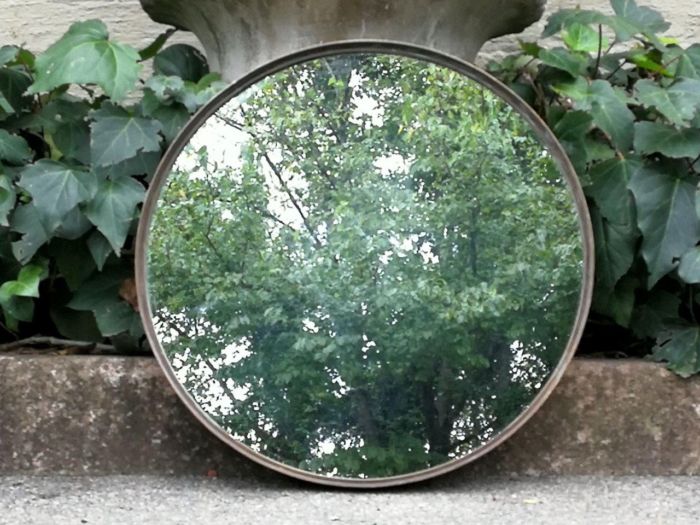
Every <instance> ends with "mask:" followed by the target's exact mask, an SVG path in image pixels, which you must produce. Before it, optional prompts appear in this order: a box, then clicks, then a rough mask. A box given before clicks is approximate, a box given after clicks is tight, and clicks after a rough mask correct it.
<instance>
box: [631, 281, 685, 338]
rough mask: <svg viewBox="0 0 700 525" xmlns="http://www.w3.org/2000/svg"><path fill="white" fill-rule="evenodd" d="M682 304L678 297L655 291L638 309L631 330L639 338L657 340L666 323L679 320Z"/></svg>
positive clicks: (662, 291)
mask: <svg viewBox="0 0 700 525" xmlns="http://www.w3.org/2000/svg"><path fill="white" fill-rule="evenodd" d="M680 305H681V302H680V299H679V298H678V296H676V295H673V294H671V293H668V292H665V291H664V290H655V291H653V292H652V293H651V297H649V299H648V300H647V301H646V302H645V303H644V304H642V305H641V306H640V307H639V308H637V309H636V311H635V312H634V315H633V320H632V323H631V325H630V326H631V328H632V331H633V332H634V334H635V335H636V336H637V337H640V338H645V337H652V338H656V337H657V336H658V335H659V333H660V332H661V331H662V330H663V327H664V325H665V324H666V323H668V322H672V321H674V320H676V319H678V309H679V308H680Z"/></svg>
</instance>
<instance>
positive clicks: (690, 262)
mask: <svg viewBox="0 0 700 525" xmlns="http://www.w3.org/2000/svg"><path fill="white" fill-rule="evenodd" d="M678 276H679V277H680V278H681V279H683V282H685V283H688V284H698V283H700V247H699V246H695V247H693V248H692V249H691V250H690V251H688V252H686V253H685V255H683V257H681V263H680V265H679V266H678Z"/></svg>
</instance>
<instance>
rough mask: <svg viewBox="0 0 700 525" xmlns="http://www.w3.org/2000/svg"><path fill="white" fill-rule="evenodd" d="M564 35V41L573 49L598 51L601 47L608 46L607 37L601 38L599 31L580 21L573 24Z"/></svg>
mask: <svg viewBox="0 0 700 525" xmlns="http://www.w3.org/2000/svg"><path fill="white" fill-rule="evenodd" d="M563 36H564V43H565V44H566V46H567V47H568V48H569V49H571V50H572V51H581V52H597V51H598V49H599V48H600V47H603V48H605V47H607V46H608V39H607V38H605V37H602V38H601V36H600V35H599V34H598V32H597V31H594V30H593V29H591V27H590V26H588V25H585V24H581V23H579V22H574V23H573V24H571V25H570V26H569V27H568V28H567V30H566V31H564V35H563ZM601 42H602V43H601Z"/></svg>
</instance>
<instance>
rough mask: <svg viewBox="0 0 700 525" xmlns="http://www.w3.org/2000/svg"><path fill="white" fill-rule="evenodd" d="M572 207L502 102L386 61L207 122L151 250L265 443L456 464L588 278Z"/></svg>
mask: <svg viewBox="0 0 700 525" xmlns="http://www.w3.org/2000/svg"><path fill="white" fill-rule="evenodd" d="M581 259H582V258H581V246H580V235H579V230H578V223H577V219H576V216H575V213H574V211H573V206H572V199H571V196H570V194H569V192H568V190H567V188H566V186H565V184H564V183H563V182H562V180H561V178H560V175H559V173H558V171H557V166H556V164H555V163H554V161H553V160H552V158H551V157H550V156H549V155H548V154H547V153H546V151H544V148H543V146H542V145H541V144H539V142H538V141H537V139H536V138H535V136H534V134H533V133H532V132H531V130H530V128H529V127H528V125H527V123H526V122H525V121H524V120H523V119H522V118H521V117H520V116H519V115H518V114H517V113H516V112H515V111H514V110H512V109H511V108H510V107H509V106H508V105H507V104H505V103H504V102H502V101H501V100H500V99H498V98H497V97H495V96H494V95H492V94H491V93H489V92H487V91H485V90H484V89H482V88H481V87H480V86H479V85H477V84H476V83H474V82H472V81H470V80H468V79H467V78H465V77H463V76H461V75H460V74H457V73H456V72H453V71H451V70H448V69H445V68H443V67H439V66H435V65H430V64H426V63H423V62H420V61H415V60H409V59H405V58H398V57H393V56H383V55H350V56H338V57H333V58H329V59H322V60H316V61H311V62H308V63H305V64H302V65H298V66H295V67H293V68H290V69H287V70H285V71H283V72H280V73H277V74H275V75H274V76H272V77H270V78H268V79H266V80H265V81H264V82H261V83H260V84H258V85H256V86H254V87H252V88H250V89H249V90H248V91H246V92H245V93H244V94H243V95H241V96H239V97H238V98H237V99H235V100H233V101H232V102H230V103H229V104H227V105H226V106H224V107H223V108H221V109H220V110H219V112H218V113H217V114H216V115H215V117H213V118H212V119H210V121H209V122H207V123H206V124H205V125H204V126H203V127H202V128H201V129H200V131H199V132H198V134H197V136H196V137H195V138H194V139H193V141H192V143H191V144H190V145H189V146H188V148H186V150H185V151H184V152H183V153H182V154H181V156H180V159H179V160H178V162H177V163H176V166H175V168H174V170H173V172H172V174H171V176H170V178H169V180H168V183H167V186H166V187H165V189H164V190H163V193H162V195H161V200H160V202H159V208H158V210H157V212H156V214H155V217H154V222H153V225H152V230H151V240H150V245H149V276H150V293H151V298H152V299H151V301H152V306H153V311H154V316H155V317H156V326H157V330H158V333H159V337H160V339H161V341H162V343H163V346H164V348H165V349H166V352H167V354H168V356H169V357H170V359H171V361H172V363H173V365H174V367H175V369H176V370H177V372H178V375H179V378H180V379H181V381H183V383H184V384H185V386H186V387H187V389H188V390H189V391H190V392H191V394H192V396H193V397H194V399H195V400H196V401H197V402H198V403H199V404H200V405H201V406H202V408H203V409H204V410H205V411H206V412H207V413H209V414H210V416H211V417H212V418H213V419H214V420H215V421H217V422H218V423H219V424H220V425H221V426H222V427H223V428H225V429H227V431H229V432H230V433H231V434H232V435H234V436H235V437H236V438H237V439H239V440H240V441H242V442H243V443H245V444H247V445H248V446H250V447H251V448H253V449H254V450H258V451H260V452H261V453H263V454H265V455H267V456H269V457H271V458H273V459H276V460H279V461H282V462H284V463H287V464H290V465H292V466H295V467H299V468H302V469H305V470H309V471H312V472H318V473H322V474H326V475H337V476H345V477H383V476H390V475H397V474H404V473H408V472H411V471H415V470H419V469H423V468H427V467H430V466H434V465H437V464H440V463H443V462H445V461H448V460H449V459H452V458H457V457H461V456H463V455H465V454H467V453H468V452H469V451H470V450H473V449H474V448H475V447H478V446H479V445H481V444H483V443H485V442H487V441H488V440H490V439H492V438H493V437H494V436H495V435H496V434H497V433H498V432H499V431H500V430H501V429H503V428H504V426H506V425H507V424H508V423H510V422H511V421H512V420H513V419H514V418H515V417H516V416H517V415H518V414H519V413H520V412H521V411H522V410H523V408H524V407H525V406H527V405H528V404H529V403H530V402H531V400H532V399H533V397H534V395H535V394H536V393H537V391H538V390H539V389H540V388H541V386H542V384H543V382H544V381H545V380H546V379H547V377H548V375H549V373H550V372H551V370H552V368H553V367H554V366H555V365H556V363H557V362H558V360H559V358H560V356H561V353H562V351H563V349H564V347H565V345H566V342H567V338H568V334H569V331H570V328H571V325H572V322H573V318H574V316H575V313H576V307H577V303H578V297H579V286H580V280H581V264H582V263H581Z"/></svg>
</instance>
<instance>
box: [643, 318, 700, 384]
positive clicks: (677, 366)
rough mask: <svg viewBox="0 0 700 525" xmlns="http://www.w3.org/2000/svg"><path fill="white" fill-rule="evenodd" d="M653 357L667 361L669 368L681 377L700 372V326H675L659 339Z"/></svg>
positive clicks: (656, 359)
mask: <svg viewBox="0 0 700 525" xmlns="http://www.w3.org/2000/svg"><path fill="white" fill-rule="evenodd" d="M653 352H654V353H653V355H652V358H653V359H654V360H655V361H666V362H667V363H668V368H669V370H672V371H673V372H675V373H676V374H678V375H679V376H681V377H690V376H691V375H693V374H697V373H698V372H700V327H697V326H688V327H679V328H673V329H671V330H669V331H668V332H667V334H665V336H664V337H660V338H659V339H657V345H656V346H655V347H654V350H653Z"/></svg>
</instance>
